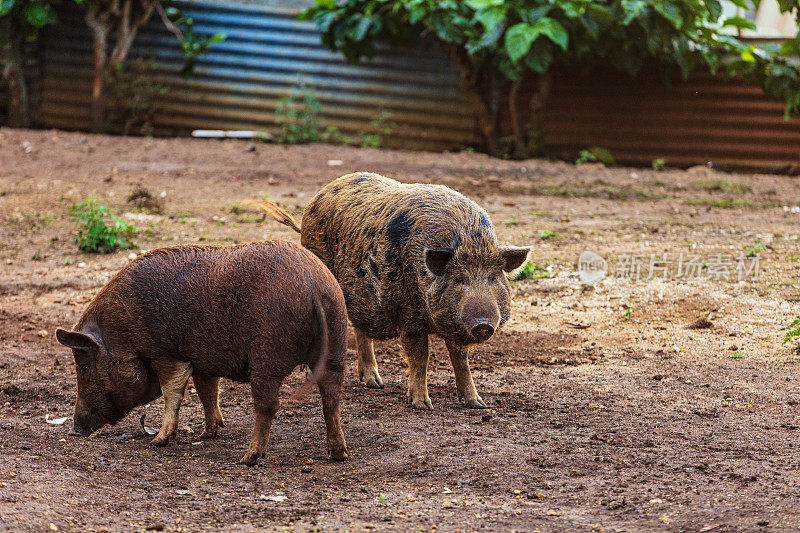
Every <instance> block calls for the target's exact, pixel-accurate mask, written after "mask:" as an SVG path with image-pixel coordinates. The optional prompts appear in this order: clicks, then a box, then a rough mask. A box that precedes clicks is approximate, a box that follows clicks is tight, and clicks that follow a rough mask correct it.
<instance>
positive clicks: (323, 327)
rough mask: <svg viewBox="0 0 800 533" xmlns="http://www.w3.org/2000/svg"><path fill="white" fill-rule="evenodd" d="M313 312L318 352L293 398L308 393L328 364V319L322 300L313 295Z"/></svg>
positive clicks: (322, 374)
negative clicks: (311, 367) (317, 330)
mask: <svg viewBox="0 0 800 533" xmlns="http://www.w3.org/2000/svg"><path fill="white" fill-rule="evenodd" d="M314 312H315V313H316V315H317V320H319V346H320V349H319V354H318V356H317V362H316V364H315V365H314V368H313V369H312V370H311V374H310V375H309V376H308V379H307V380H306V382H305V383H303V384H302V385H300V387H299V388H298V389H297V391H296V392H295V393H294V394H292V399H293V400H299V399H301V398H303V397H304V396H305V395H306V394H308V392H309V391H310V390H311V388H312V387H313V386H314V385H316V384H317V383H319V381H320V380H321V379H322V376H324V375H325V372H326V367H327V365H328V357H329V355H330V349H329V347H328V345H329V342H330V336H329V334H328V321H327V320H326V319H325V308H323V307H322V302H320V301H319V299H318V298H317V297H316V296H315V297H314Z"/></svg>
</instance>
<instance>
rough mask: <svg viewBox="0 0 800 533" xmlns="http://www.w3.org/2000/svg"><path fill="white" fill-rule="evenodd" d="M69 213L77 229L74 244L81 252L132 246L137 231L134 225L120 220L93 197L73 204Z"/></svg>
mask: <svg viewBox="0 0 800 533" xmlns="http://www.w3.org/2000/svg"><path fill="white" fill-rule="evenodd" d="M71 214H72V216H73V217H74V218H75V220H76V227H77V230H78V235H77V236H76V237H75V244H77V245H78V249H79V250H81V251H83V252H89V253H98V254H108V253H111V252H113V251H115V250H118V249H125V248H132V247H133V242H132V239H133V237H134V236H135V235H136V234H137V233H139V230H137V229H136V227H134V226H133V225H131V224H127V223H125V222H123V221H122V220H120V219H119V218H118V217H117V216H116V215H114V213H113V212H112V211H111V209H109V208H108V207H106V206H104V205H103V204H101V203H100V202H99V201H98V200H97V199H95V198H88V199H86V200H84V201H83V202H81V203H79V204H75V205H74V206H73V207H72V211H71Z"/></svg>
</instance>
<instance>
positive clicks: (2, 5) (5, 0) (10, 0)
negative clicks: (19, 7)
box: [0, 0, 14, 17]
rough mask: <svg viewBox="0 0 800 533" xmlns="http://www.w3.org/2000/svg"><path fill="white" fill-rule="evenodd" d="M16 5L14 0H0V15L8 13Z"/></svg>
mask: <svg viewBox="0 0 800 533" xmlns="http://www.w3.org/2000/svg"><path fill="white" fill-rule="evenodd" d="M13 7H14V0H0V17H2V16H3V15H7V14H8V13H9V12H10V11H11V9H12V8H13Z"/></svg>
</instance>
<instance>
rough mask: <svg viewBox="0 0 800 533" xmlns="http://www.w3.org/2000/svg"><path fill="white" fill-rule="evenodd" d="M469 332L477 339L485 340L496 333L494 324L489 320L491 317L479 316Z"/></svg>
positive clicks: (479, 340)
mask: <svg viewBox="0 0 800 533" xmlns="http://www.w3.org/2000/svg"><path fill="white" fill-rule="evenodd" d="M469 334H470V335H471V336H472V338H473V339H475V340H476V341H478V342H483V341H485V340H488V339H489V337H491V336H492V335H494V326H493V325H492V324H491V323H490V322H489V319H487V318H479V319H478V320H476V321H475V323H474V325H473V326H472V328H471V329H470V330H469Z"/></svg>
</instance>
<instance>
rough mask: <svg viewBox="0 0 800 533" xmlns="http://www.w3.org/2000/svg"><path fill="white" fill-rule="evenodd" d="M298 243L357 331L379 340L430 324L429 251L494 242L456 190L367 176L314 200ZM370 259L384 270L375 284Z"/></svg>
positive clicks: (480, 214)
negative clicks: (320, 265) (324, 272)
mask: <svg viewBox="0 0 800 533" xmlns="http://www.w3.org/2000/svg"><path fill="white" fill-rule="evenodd" d="M301 242H302V244H303V246H305V247H306V248H308V249H309V250H311V251H312V252H314V253H315V254H316V255H317V256H318V257H319V258H320V259H321V260H322V261H323V262H324V263H325V264H326V265H327V266H328V268H330V270H331V271H332V272H333V274H334V275H335V276H336V279H337V280H338V281H339V284H340V285H341V287H342V290H343V292H344V295H345V299H346V301H347V309H348V315H349V316H350V320H351V321H352V322H353V324H354V325H355V326H356V327H358V328H359V329H361V330H362V331H364V332H365V333H367V335H369V336H370V337H372V338H379V339H380V338H390V337H394V336H396V334H397V326H398V324H400V323H401V322H402V323H409V322H414V323H418V324H419V323H426V322H427V317H426V316H425V312H426V307H425V305H424V300H423V297H424V295H423V293H422V290H423V289H421V287H420V283H419V281H420V279H419V277H420V276H424V275H427V272H426V271H425V270H424V265H423V264H422V261H423V256H424V249H425V248H450V247H452V246H454V245H459V244H465V245H468V246H471V247H476V248H477V249H486V250H490V249H491V248H492V247H496V245H497V237H496V236H495V232H494V227H493V226H492V223H491V221H490V220H489V217H488V216H487V214H486V212H485V211H484V210H483V209H481V208H480V207H479V206H478V205H477V204H476V203H475V202H473V201H471V200H469V199H468V198H466V197H464V196H463V195H461V194H459V193H458V192H456V191H454V190H452V189H449V188H447V187H444V186H441V185H427V184H403V183H400V182H398V181H395V180H393V179H389V178H386V177H383V176H380V175H378V174H372V173H366V172H365V173H356V174H349V175H347V176H343V177H341V178H339V179H336V180H334V181H332V182H331V183H329V184H328V185H327V186H325V187H324V188H323V189H322V190H320V191H319V193H317V195H316V196H315V197H314V198H313V199H312V200H311V201H310V202H309V204H308V206H306V209H305V211H304V214H303V221H302V235H301ZM368 256H369V257H371V258H372V259H373V260H374V261H375V263H376V264H377V265H378V266H379V273H378V274H379V275H378V278H379V279H378V280H377V284H376V283H375V279H374V278H373V276H372V275H371V273H370V271H369V270H368V269H369V263H368V259H367V257H368ZM376 285H377V286H376Z"/></svg>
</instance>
